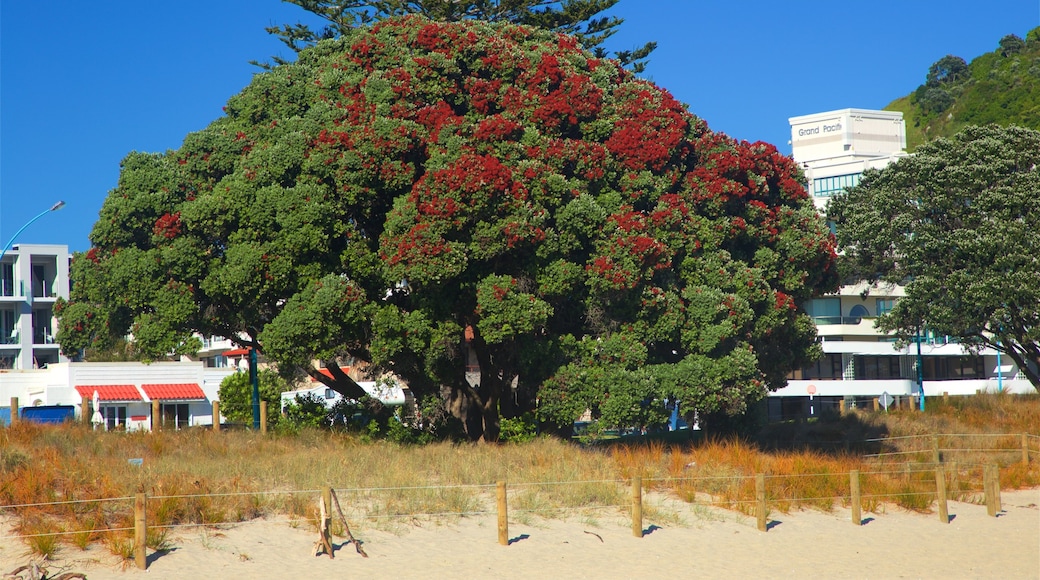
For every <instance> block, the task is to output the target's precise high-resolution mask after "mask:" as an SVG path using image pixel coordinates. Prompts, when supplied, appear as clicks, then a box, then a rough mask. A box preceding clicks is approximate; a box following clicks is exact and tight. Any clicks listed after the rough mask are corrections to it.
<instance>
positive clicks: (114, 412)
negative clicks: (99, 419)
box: [101, 405, 126, 431]
mask: <svg viewBox="0 0 1040 580" xmlns="http://www.w3.org/2000/svg"><path fill="white" fill-rule="evenodd" d="M101 415H102V416H103V417H104V418H105V429H106V430H108V431H111V430H113V429H126V407H125V406H113V405H102V406H101Z"/></svg>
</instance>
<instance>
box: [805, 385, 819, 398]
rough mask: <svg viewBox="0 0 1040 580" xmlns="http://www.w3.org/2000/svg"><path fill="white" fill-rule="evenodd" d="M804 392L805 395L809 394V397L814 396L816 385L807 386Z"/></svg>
mask: <svg viewBox="0 0 1040 580" xmlns="http://www.w3.org/2000/svg"><path fill="white" fill-rule="evenodd" d="M805 391H806V392H807V393H809V396H810V397H811V396H813V395H815V394H816V385H809V386H808V387H806V388H805Z"/></svg>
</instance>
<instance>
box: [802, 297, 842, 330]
mask: <svg viewBox="0 0 1040 580" xmlns="http://www.w3.org/2000/svg"><path fill="white" fill-rule="evenodd" d="M805 312H806V313H807V314H808V315H809V317H810V318H812V319H813V322H815V323H816V324H818V325H822V324H841V299H840V298H814V299H813V300H810V301H809V303H808V304H806V305H805Z"/></svg>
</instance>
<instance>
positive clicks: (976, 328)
mask: <svg viewBox="0 0 1040 580" xmlns="http://www.w3.org/2000/svg"><path fill="white" fill-rule="evenodd" d="M1038 164H1040V132H1037V131H1033V130H1030V129H1024V128H1021V127H1007V128H1002V127H998V126H996V125H988V126H985V127H968V128H965V129H964V130H963V131H961V132H960V133H958V134H956V135H954V136H953V137H951V138H949V139H938V140H936V141H934V142H931V143H928V144H926V145H923V146H922V147H921V148H920V149H918V152H917V154H915V155H913V156H911V157H906V158H903V159H901V160H899V161H898V162H897V163H894V164H892V165H890V166H888V167H886V168H885V169H883V170H881V171H873V172H869V173H865V174H864V175H863V179H862V181H861V182H860V184H859V185H858V186H856V187H855V188H852V189H851V190H849V191H848V192H847V193H845V194H843V195H840V196H837V197H835V198H834V199H833V200H832V201H831V205H830V207H829V209H828V212H829V214H830V216H831V218H832V219H833V220H834V222H835V223H836V225H837V231H838V242H839V245H840V247H841V248H842V249H843V250H844V256H845V259H846V260H847V261H848V264H849V266H850V273H852V274H853V275H855V276H858V277H862V278H864V279H867V280H870V281H879V280H883V281H886V282H891V283H897V284H905V286H906V297H905V298H901V299H900V300H899V301H898V302H897V303H896V305H895V307H894V308H893V309H892V311H891V312H888V313H886V314H885V315H883V316H881V317H880V318H879V319H878V326H879V327H880V328H882V329H883V330H886V331H895V332H896V333H897V334H898V336H899V337H901V338H902V339H903V340H910V339H911V338H912V337H913V336H914V335H915V333H917V332H918V331H920V330H922V329H924V328H927V329H928V330H931V331H934V332H937V333H939V334H942V335H948V336H952V337H956V338H957V339H958V340H959V341H960V342H961V343H962V344H964V345H965V346H967V347H969V348H972V349H976V350H977V349H980V348H983V347H989V348H994V349H996V350H999V351H1001V352H1003V353H1005V354H1007V355H1008V356H1010V357H1011V358H1012V359H1013V360H1014V361H1015V363H1016V364H1017V365H1018V367H1019V369H1020V371H1021V372H1022V373H1023V374H1024V375H1025V376H1026V377H1027V378H1028V379H1029V381H1030V382H1031V383H1032V384H1033V385H1034V386H1036V387H1037V388H1038V389H1040V375H1038V374H1037V364H1038V363H1040V171H1038V170H1037V165H1038Z"/></svg>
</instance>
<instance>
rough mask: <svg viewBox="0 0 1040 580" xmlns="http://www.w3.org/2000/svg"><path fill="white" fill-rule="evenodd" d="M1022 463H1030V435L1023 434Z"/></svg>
mask: <svg viewBox="0 0 1040 580" xmlns="http://www.w3.org/2000/svg"><path fill="white" fill-rule="evenodd" d="M1022 465H1029V435H1028V434H1027V433H1023V434H1022Z"/></svg>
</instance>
